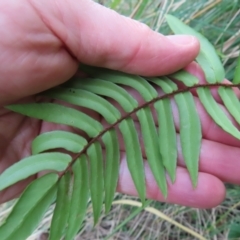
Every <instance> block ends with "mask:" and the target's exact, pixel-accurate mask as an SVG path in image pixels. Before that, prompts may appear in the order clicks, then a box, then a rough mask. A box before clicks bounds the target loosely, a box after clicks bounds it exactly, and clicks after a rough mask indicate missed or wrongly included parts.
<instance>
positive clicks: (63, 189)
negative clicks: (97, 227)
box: [49, 172, 72, 240]
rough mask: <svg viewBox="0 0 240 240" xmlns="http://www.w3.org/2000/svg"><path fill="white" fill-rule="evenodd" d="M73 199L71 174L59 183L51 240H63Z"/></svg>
mask: <svg viewBox="0 0 240 240" xmlns="http://www.w3.org/2000/svg"><path fill="white" fill-rule="evenodd" d="M71 197H72V183H71V175H70V173H69V172H68V173H65V175H64V176H62V178H61V179H60V181H59V183H58V190H57V200H56V206H55V209H54V213H53V218H52V222H51V228H50V236H49V240H55V239H61V237H62V235H63V232H64V230H65V227H66V222H67V219H68V215H69V207H70V201H71Z"/></svg>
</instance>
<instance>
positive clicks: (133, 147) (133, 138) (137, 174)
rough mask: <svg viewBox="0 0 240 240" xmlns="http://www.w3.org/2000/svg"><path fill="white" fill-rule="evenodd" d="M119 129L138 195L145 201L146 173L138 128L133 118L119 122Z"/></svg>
mask: <svg viewBox="0 0 240 240" xmlns="http://www.w3.org/2000/svg"><path fill="white" fill-rule="evenodd" d="M119 129H120V131H121V133H122V136H123V140H124V145H125V151H126V156H127V164H128V169H129V171H130V173H131V176H132V179H133V182H134V184H135V187H136V189H137V192H138V195H139V197H140V199H141V201H142V203H144V202H145V197H146V184H145V173H144V165H143V158H142V153H141V147H140V143H139V140H138V134H137V130H136V128H135V125H134V122H133V120H132V119H131V118H127V119H125V120H123V121H122V122H121V123H120V124H119Z"/></svg>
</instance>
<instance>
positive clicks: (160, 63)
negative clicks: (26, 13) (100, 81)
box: [31, 0, 199, 76]
mask: <svg viewBox="0 0 240 240" xmlns="http://www.w3.org/2000/svg"><path fill="white" fill-rule="evenodd" d="M31 2H32V4H33V5H34V7H35V9H36V11H37V12H38V13H39V14H40V15H41V17H42V19H44V21H45V23H46V24H47V25H48V27H49V28H50V29H52V31H53V32H54V33H55V34H56V36H57V37H58V38H60V39H61V40H62V42H63V43H64V44H65V45H66V47H67V48H68V50H69V51H70V52H71V53H72V55H74V56H75V57H76V58H77V59H78V60H79V61H81V62H83V63H85V64H89V65H95V66H101V67H106V68H111V69H117V70H121V71H125V72H129V73H134V74H140V75H149V76H151V75H152V76H153V75H163V74H167V73H171V72H174V71H176V70H178V69H181V68H183V67H184V66H186V65H187V64H188V63H190V62H191V61H192V60H193V59H194V58H195V57H196V55H197V53H198V51H199V43H198V41H197V40H196V39H195V38H194V37H190V36H183V35H182V36H169V37H165V36H163V35H161V34H159V33H157V32H154V31H152V30H151V29H150V28H148V27H147V26H146V25H144V24H142V23H140V22H137V21H134V20H132V19H130V18H127V17H124V16H121V15H119V14H117V13H116V12H114V11H112V10H110V9H107V8H105V7H103V6H101V5H99V4H97V3H95V2H93V1H90V0H84V1H83V0H82V1H80V0H78V1H76V0H71V1H63V0H62V1H57V2H56V1H50V2H49V1H47V0H45V1H36V0H32V1H31Z"/></svg>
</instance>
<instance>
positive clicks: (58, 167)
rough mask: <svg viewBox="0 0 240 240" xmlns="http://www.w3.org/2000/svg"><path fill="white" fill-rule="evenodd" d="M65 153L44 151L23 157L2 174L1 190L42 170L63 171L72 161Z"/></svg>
mask: <svg viewBox="0 0 240 240" xmlns="http://www.w3.org/2000/svg"><path fill="white" fill-rule="evenodd" d="M71 159H72V158H71V157H70V156H69V155H68V154H64V153H42V154H38V155H34V156H30V157H27V158H24V159H22V160H21V161H19V162H17V163H15V164H13V165H12V166H11V167H9V168H7V169H6V170H5V171H4V172H3V173H2V174H1V175H0V191H1V190H3V189H5V188H7V187H9V186H11V185H13V184H14V183H17V182H19V181H20V180H23V179H26V178H28V177H29V176H32V175H34V174H36V173H38V172H40V171H44V170H54V171H58V172H60V171H63V170H65V169H66V168H67V166H68V164H69V163H70V161H71Z"/></svg>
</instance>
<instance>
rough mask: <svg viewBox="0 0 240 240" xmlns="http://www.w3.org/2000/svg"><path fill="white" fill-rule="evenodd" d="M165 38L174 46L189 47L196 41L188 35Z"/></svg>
mask: <svg viewBox="0 0 240 240" xmlns="http://www.w3.org/2000/svg"><path fill="white" fill-rule="evenodd" d="M167 38H168V39H169V40H170V41H171V42H173V43H174V44H176V45H181V46H183V45H189V44H192V42H194V41H198V40H197V39H196V38H195V37H193V36H189V35H169V36H167Z"/></svg>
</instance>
